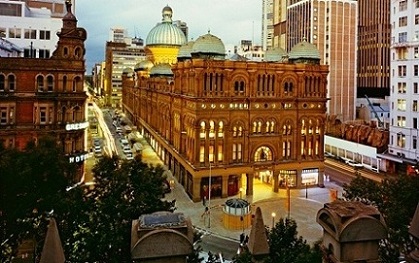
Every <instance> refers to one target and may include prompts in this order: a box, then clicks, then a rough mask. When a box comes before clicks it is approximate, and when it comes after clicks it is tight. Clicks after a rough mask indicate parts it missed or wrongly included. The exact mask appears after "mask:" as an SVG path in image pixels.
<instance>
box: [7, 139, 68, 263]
mask: <svg viewBox="0 0 419 263" xmlns="http://www.w3.org/2000/svg"><path fill="white" fill-rule="evenodd" d="M0 145H1V147H0V171H1V172H0V197H1V200H2V201H1V203H0V222H1V227H2V229H1V234H0V235H1V244H2V254H1V255H2V258H1V261H2V262H3V261H7V260H9V259H10V257H12V256H13V254H15V252H16V249H17V246H18V244H19V242H20V241H22V240H23V239H28V238H29V239H35V241H38V239H41V238H42V237H41V236H40V235H39V233H40V231H42V230H43V227H44V226H45V224H44V223H45V220H44V218H45V217H46V216H47V214H48V213H49V212H50V211H52V210H53V209H55V208H56V204H57V200H61V198H62V196H63V195H64V193H65V190H66V187H67V186H68V185H69V184H70V182H71V180H72V178H74V176H75V174H76V167H75V165H74V164H70V163H69V162H68V159H67V158H66V157H65V155H64V153H63V150H62V148H61V147H59V146H58V145H57V144H56V141H55V139H54V138H51V137H44V138H40V139H39V140H38V143H37V144H35V143H34V142H30V143H29V144H28V145H27V147H26V148H25V150H24V151H18V150H16V149H5V148H4V147H3V144H2V143H0ZM36 244H39V245H41V244H40V242H36ZM5 251H6V252H5ZM36 251H37V250H36Z"/></svg>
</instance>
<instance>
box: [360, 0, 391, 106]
mask: <svg viewBox="0 0 419 263" xmlns="http://www.w3.org/2000/svg"><path fill="white" fill-rule="evenodd" d="M390 34H391V24H390V0H358V62H357V96H358V98H364V97H365V95H367V96H368V97H370V98H384V97H385V96H388V95H390V39H391V37H390Z"/></svg>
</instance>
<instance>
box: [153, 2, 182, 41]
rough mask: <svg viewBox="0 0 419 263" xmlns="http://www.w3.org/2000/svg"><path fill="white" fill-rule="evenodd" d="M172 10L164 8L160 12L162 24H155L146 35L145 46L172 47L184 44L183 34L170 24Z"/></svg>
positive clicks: (167, 7)
mask: <svg viewBox="0 0 419 263" xmlns="http://www.w3.org/2000/svg"><path fill="white" fill-rule="evenodd" d="M172 13H173V12H172V8H170V7H169V6H166V7H164V8H163V11H162V16H163V19H162V22H161V23H159V24H157V25H156V26H155V27H154V28H153V29H151V31H150V33H148V35H147V39H146V45H147V46H150V45H174V46H181V45H183V44H184V43H186V37H185V34H183V32H182V30H180V29H179V28H178V27H177V26H175V25H173V24H172Z"/></svg>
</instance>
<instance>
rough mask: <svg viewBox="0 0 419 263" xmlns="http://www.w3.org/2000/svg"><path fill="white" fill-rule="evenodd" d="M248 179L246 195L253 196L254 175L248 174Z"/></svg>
mask: <svg viewBox="0 0 419 263" xmlns="http://www.w3.org/2000/svg"><path fill="white" fill-rule="evenodd" d="M246 177H247V184H246V195H253V179H254V175H253V173H250V174H249V173H248V174H246Z"/></svg>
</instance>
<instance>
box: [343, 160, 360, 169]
mask: <svg viewBox="0 0 419 263" xmlns="http://www.w3.org/2000/svg"><path fill="white" fill-rule="evenodd" d="M345 163H346V164H347V165H349V166H352V167H353V168H363V167H364V166H363V165H362V164H360V163H357V162H355V161H353V160H346V161H345Z"/></svg>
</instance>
